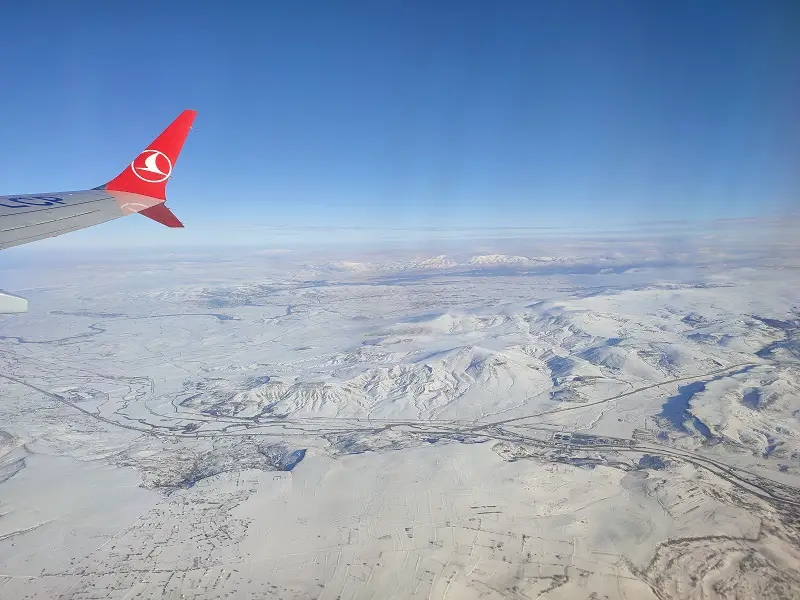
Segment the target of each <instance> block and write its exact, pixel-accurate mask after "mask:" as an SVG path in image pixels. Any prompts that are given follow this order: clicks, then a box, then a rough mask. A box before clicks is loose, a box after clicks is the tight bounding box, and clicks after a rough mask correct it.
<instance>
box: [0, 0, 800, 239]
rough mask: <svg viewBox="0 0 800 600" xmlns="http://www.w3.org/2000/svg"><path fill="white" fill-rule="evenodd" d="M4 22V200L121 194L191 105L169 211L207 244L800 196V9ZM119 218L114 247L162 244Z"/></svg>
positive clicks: (553, 219)
mask: <svg viewBox="0 0 800 600" xmlns="http://www.w3.org/2000/svg"><path fill="white" fill-rule="evenodd" d="M228 4H231V5H233V6H228ZM0 21H2V23H3V25H2V30H3V41H2V48H3V49H2V50H1V51H0V52H2V60H0V114H2V119H0V140H2V144H0V193H5V194H11V193H21V192H38V191H55V190H64V189H67V190H68V189H80V188H84V187H91V186H94V185H98V184H100V183H103V182H104V181H106V180H107V179H109V178H111V177H113V176H114V175H115V174H116V173H117V172H118V171H119V170H120V169H121V168H122V167H124V166H125V165H126V164H127V163H128V162H129V161H130V160H131V159H132V158H133V156H135V155H136V154H137V153H138V151H139V150H140V149H142V148H143V147H144V146H145V145H146V144H147V143H148V142H149V141H150V140H151V138H152V137H154V136H155V134H157V133H158V132H159V131H160V130H161V128H163V127H164V126H165V125H166V124H167V123H168V122H169V121H170V120H171V119H172V118H173V117H174V116H175V115H177V114H178V112H179V111H180V110H182V109H184V108H194V109H196V110H198V111H199V115H198V118H197V121H196V122H195V129H194V130H193V132H192V134H191V135H190V138H189V140H188V142H187V145H186V147H185V151H184V154H183V155H182V157H181V161H180V163H179V164H178V166H177V167H176V170H175V175H174V178H173V180H172V182H171V184H170V187H169V189H168V192H169V193H168V196H169V198H170V206H172V208H173V209H174V210H175V212H176V213H177V214H178V215H179V216H180V217H181V218H182V219H183V220H184V222H185V223H186V224H187V227H189V228H190V229H191V228H195V235H196V234H197V232H204V233H203V235H207V234H208V232H217V233H216V234H214V235H218V236H220V237H224V236H225V235H233V236H235V235H237V234H236V233H235V232H236V228H237V226H238V225H237V224H242V223H246V222H248V221H253V222H254V223H255V224H256V228H257V227H258V224H278V225H281V226H283V225H294V226H298V225H299V226H303V225H317V226H328V225H333V226H365V227H383V226H393V227H428V226H437V227H448V226H459V227H475V226H483V225H490V226H504V225H515V226H541V225H565V224H571V223H576V224H581V225H598V226H604V225H605V224H609V225H610V224H614V223H620V222H635V221H641V220H681V219H705V218H720V217H741V216H753V215H775V214H780V213H782V212H791V211H796V207H797V206H798V205H799V204H800V2H797V1H795V0H787V1H785V2H777V1H769V0H765V1H761V2H757V1H755V0H752V1H747V2H742V1H736V0H724V1H722V0H720V1H715V0H702V1H701V0H697V1H692V2H681V1H675V0H670V1H668V2H642V1H641V0H631V1H613V0H609V1H600V0H597V1H594V0H586V1H583V2H576V1H568V0H565V1H555V0H553V1H548V2H533V1H530V2H527V1H519V2H503V1H499V2H493V3H492V2H488V1H486V2H484V1H482V2H435V1H399V0H398V1H388V0H372V1H366V0H365V1H363V2H346V1H333V2H331V1H322V0H320V1H317V2H310V1H298V2H234V3H225V2H208V3H206V2H186V3H181V2H164V3H157V2H125V3H122V2H91V3H90V2H77V1H76V2H50V3H42V2H35V1H31V2H25V3H23V2H15V3H13V4H12V3H4V5H3V7H2V8H0ZM123 221H134V222H131V223H122V222H120V223H114V224H108V225H106V226H103V227H106V228H108V229H107V230H106V231H105V235H113V236H127V235H131V236H138V235H143V231H146V233H147V235H151V234H153V231H154V229H153V228H151V227H150V226H149V225H150V224H149V223H145V224H144V226H145V230H143V229H142V226H143V224H142V222H140V221H139V220H138V219H124V220H123ZM95 229H96V230H98V231H99V230H100V229H102V227H98V228H95ZM162 233H164V234H166V233H167V232H159V233H158V234H155V237H154V238H153V239H161V235H162ZM170 233H172V232H170ZM81 235H86V236H92V235H98V234H97V232H86V233H76V234H71V235H70V236H66V237H68V238H73V239H75V240H77V241H80V239H81V238H79V237H77V236H81ZM186 235H190V233H189V232H187V233H186ZM73 236H76V237H73ZM87 239H88V238H87Z"/></svg>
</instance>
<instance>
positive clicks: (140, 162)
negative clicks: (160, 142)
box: [131, 150, 172, 183]
mask: <svg viewBox="0 0 800 600" xmlns="http://www.w3.org/2000/svg"><path fill="white" fill-rule="evenodd" d="M131 171H133V174H134V175H136V176H137V177H138V178H139V179H141V180H142V181H146V182H147V183H161V182H162V181H166V180H167V179H169V176H170V175H172V161H171V160H170V159H169V156H167V155H166V154H164V153H163V152H161V151H159V150H145V151H144V152H142V153H141V154H140V155H139V156H137V157H136V158H135V159H134V160H133V162H132V163H131Z"/></svg>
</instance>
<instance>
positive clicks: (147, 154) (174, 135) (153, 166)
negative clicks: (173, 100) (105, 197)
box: [105, 110, 197, 227]
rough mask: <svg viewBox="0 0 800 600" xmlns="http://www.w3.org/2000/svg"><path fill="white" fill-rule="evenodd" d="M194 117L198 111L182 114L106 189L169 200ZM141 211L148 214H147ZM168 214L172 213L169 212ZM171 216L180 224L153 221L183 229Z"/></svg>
mask: <svg viewBox="0 0 800 600" xmlns="http://www.w3.org/2000/svg"><path fill="white" fill-rule="evenodd" d="M195 115H197V111H194V110H185V111H183V112H182V113H181V114H180V115H179V116H178V118H177V119H175V120H174V121H173V122H172V124H171V125H170V126H169V127H167V128H166V129H165V130H164V131H163V132H162V134H161V135H159V136H158V137H157V138H156V139H155V140H153V143H151V144H150V145H149V146H148V147H147V149H146V150H144V151H143V152H142V153H141V154H139V156H137V157H136V158H135V159H133V162H132V163H131V164H130V165H128V167H127V168H126V169H125V170H124V171H123V172H122V173H120V174H119V175H117V176H116V178H114V179H112V180H111V181H109V182H108V183H107V184H106V185H105V189H107V190H114V191H120V192H131V193H133V194H141V195H142V196H149V197H151V198H158V199H160V200H166V198H167V196H166V187H167V181H168V180H169V177H170V175H172V170H173V169H174V168H175V163H176V162H177V161H178V155H179V154H180V153H181V148H183V142H184V141H185V140H186V136H187V135H189V130H190V129H191V128H192V122H193V121H194V118H195ZM153 208H155V207H153ZM148 210H152V209H148ZM141 212H142V214H145V211H141ZM167 212H168V213H169V210H167ZM169 214H170V215H171V218H172V221H170V222H173V221H174V222H177V223H178V225H169V223H166V222H164V221H161V220H160V219H158V218H156V217H151V218H154V219H155V220H156V221H159V222H161V223H164V224H165V225H169V226H170V227H182V225H180V221H178V219H176V218H175V215H173V214H172V213H169ZM147 216H150V215H147Z"/></svg>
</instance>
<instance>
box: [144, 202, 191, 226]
mask: <svg viewBox="0 0 800 600" xmlns="http://www.w3.org/2000/svg"><path fill="white" fill-rule="evenodd" d="M139 214H140V215H144V216H145V217H147V218H149V219H153V221H158V222H159V223H161V224H162V225H166V226H167V227H183V223H181V222H180V221H179V220H178V217H176V216H175V214H174V213H173V212H172V211H171V210H170V209H168V208H167V205H166V204H156V205H155V206H151V207H150V208H145V209H144V210H140V211H139Z"/></svg>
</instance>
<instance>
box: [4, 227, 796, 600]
mask: <svg viewBox="0 0 800 600" xmlns="http://www.w3.org/2000/svg"><path fill="white" fill-rule="evenodd" d="M798 231H800V230H799V229H798V228H797V223H796V222H790V223H788V224H787V223H785V222H784V223H782V224H781V223H754V224H745V226H743V224H741V223H739V224H736V227H732V226H730V224H725V223H721V224H717V225H716V226H714V227H712V228H710V229H708V230H699V231H698V230H692V231H685V232H682V233H674V232H672V233H670V234H669V235H666V234H663V233H658V234H653V233H652V232H651V233H649V234H648V235H644V234H641V235H637V234H631V233H627V234H625V235H612V234H606V235H603V236H597V235H596V236H588V235H586V236H582V237H575V236H572V237H568V238H555V237H549V238H548V237H542V238H541V239H539V238H537V239H536V240H532V239H531V237H528V238H522V239H521V238H516V239H492V240H488V239H487V240H479V239H471V240H465V241H454V240H446V241H445V240H439V241H431V242H430V243H428V244H426V245H425V246H424V247H422V246H420V244H414V245H402V244H396V245H394V246H389V245H387V246H384V247H380V248H377V247H372V246H370V247H369V248H358V247H349V246H345V245H342V244H340V245H334V246H327V247H308V246H305V247H296V248H289V249H284V248H277V247H276V248H258V249H254V248H246V247H231V248H218V249H213V250H210V249H207V248H206V249H182V250H175V249H173V250H161V251H158V252H155V251H148V250H142V251H141V252H140V251H136V252H127V253H124V254H123V253H120V254H114V253H103V254H102V255H99V254H97V253H90V252H75V253H63V254H61V255H60V256H58V257H54V256H53V255H52V254H47V253H46V252H36V251H25V252H22V251H20V252H16V253H7V255H6V256H3V257H0V259H2V263H0V265H2V267H3V270H2V271H0V274H2V278H3V279H2V283H3V286H4V287H6V288H7V289H10V290H11V291H14V292H16V293H20V294H22V295H24V296H26V297H27V298H28V299H29V301H30V306H31V308H30V311H29V313H27V314H24V315H13V316H11V315H10V316H0V430H2V431H0V596H1V597H3V598H53V597H62V598H76V599H77V598H82V599H83V598H108V597H113V598H150V597H162V598H223V597H234V598H238V597H242V598H245V597H246V598H315V599H320V600H333V599H337V598H339V599H350V598H354V599H355V598H358V599H361V598H387V599H388V598H450V599H461V598H465V599H466V598H483V599H490V598H549V599H550V598H552V599H571V598H580V599H587V600H589V599H592V600H595V599H600V598H609V599H610V598H636V599H639V598H641V599H649V598H658V599H668V598H669V599H672V598H798V597H800V592H799V591H798V590H800V529H799V528H798V523H800V494H799V493H798V490H800V292H798V290H800V235H798Z"/></svg>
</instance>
